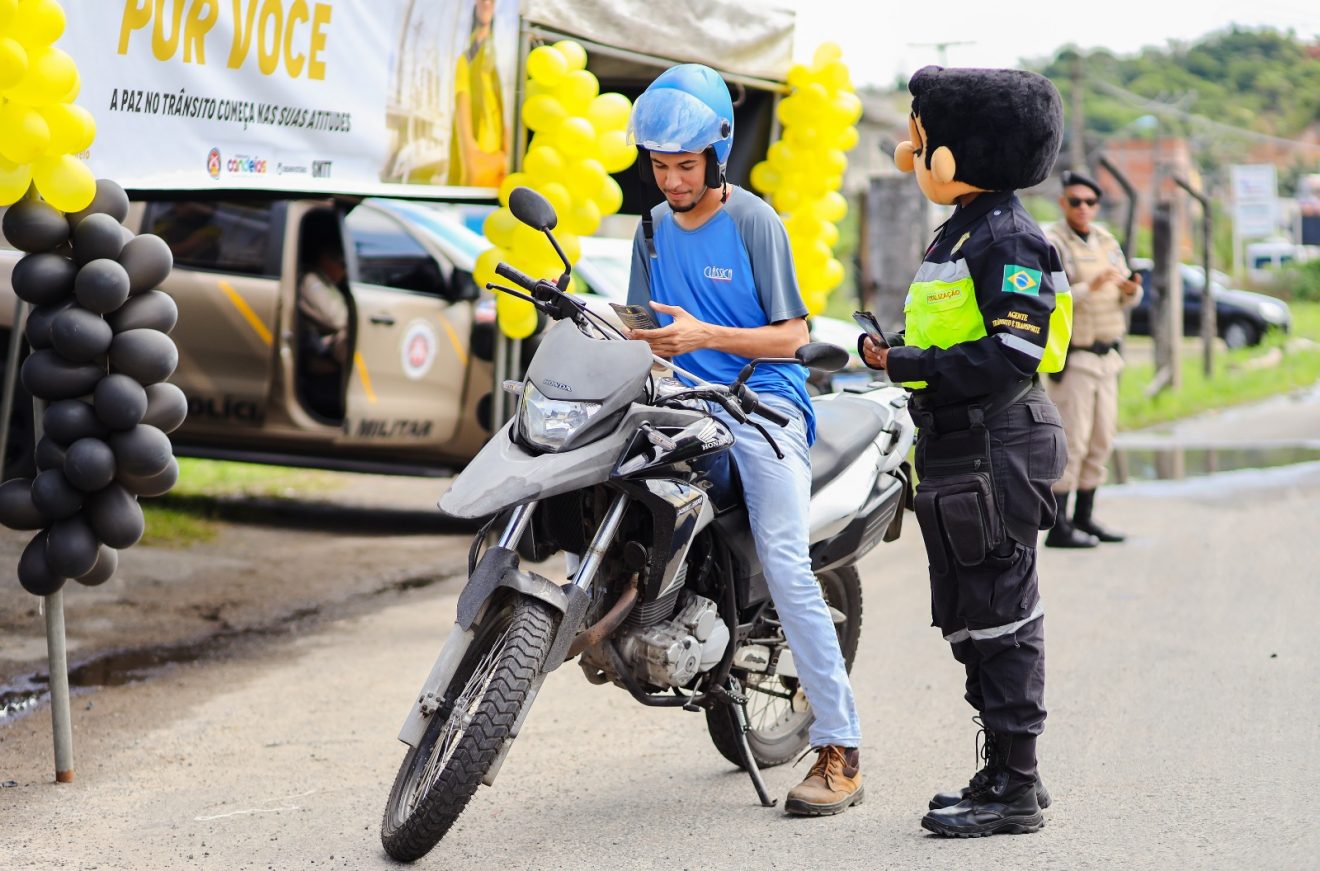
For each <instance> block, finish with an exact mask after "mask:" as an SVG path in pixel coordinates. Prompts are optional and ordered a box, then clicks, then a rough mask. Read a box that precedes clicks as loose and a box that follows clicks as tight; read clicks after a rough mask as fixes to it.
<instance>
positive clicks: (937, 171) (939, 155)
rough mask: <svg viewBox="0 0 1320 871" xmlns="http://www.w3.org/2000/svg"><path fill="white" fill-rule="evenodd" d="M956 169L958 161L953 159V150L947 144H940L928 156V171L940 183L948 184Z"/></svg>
mask: <svg viewBox="0 0 1320 871" xmlns="http://www.w3.org/2000/svg"><path fill="white" fill-rule="evenodd" d="M957 169H958V162H957V161H956V160H954V159H953V152H952V151H950V150H949V147H948V146H947V145H941V146H940V147H939V148H937V149H935V153H934V154H932V155H931V156H930V173H931V175H932V176H934V178H935V181H937V182H939V183H940V184H949V183H950V182H952V181H953V177H954V175H955V174H956V172H957Z"/></svg>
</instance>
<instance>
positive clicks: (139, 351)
mask: <svg viewBox="0 0 1320 871" xmlns="http://www.w3.org/2000/svg"><path fill="white" fill-rule="evenodd" d="M178 365H179V349H178V348H177V347H175V345H174V340H173V339H171V338H170V337H169V336H167V335H165V334H164V333H162V332H158V331H156V330H127V331H125V332H122V333H119V334H117V335H116V336H115V338H114V340H113V341H112V342H111V343H110V369H111V371H113V372H122V373H123V374H125V375H128V376H130V377H131V378H133V379H134V380H135V381H137V382H138V383H139V384H143V385H147V384H155V383H156V382H158V381H164V380H165V379H166V378H169V377H170V375H171V374H173V372H174V369H175V367H176V366H178Z"/></svg>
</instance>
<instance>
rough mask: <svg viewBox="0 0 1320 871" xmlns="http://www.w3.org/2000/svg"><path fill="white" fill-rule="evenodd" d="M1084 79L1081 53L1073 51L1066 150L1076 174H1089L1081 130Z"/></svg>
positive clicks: (1083, 124) (1082, 125)
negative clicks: (1067, 144) (1070, 104)
mask: <svg viewBox="0 0 1320 871" xmlns="http://www.w3.org/2000/svg"><path fill="white" fill-rule="evenodd" d="M1085 79H1086V77H1085V75H1084V73H1083V70H1082V53H1081V51H1080V50H1079V51H1074V52H1073V55H1072V110H1071V112H1070V113H1069V115H1070V117H1069V121H1070V125H1071V128H1072V133H1071V134H1070V136H1069V139H1070V140H1071V142H1070V143H1069V148H1068V161H1069V163H1071V164H1072V168H1073V170H1074V171H1076V172H1086V173H1089V172H1090V169H1089V168H1088V167H1087V165H1086V144H1085V142H1084V141H1083V136H1084V134H1083V130H1084V129H1085V127H1086V125H1085V123H1084V120H1085V119H1084V117H1083V115H1082V83H1083V82H1084V81H1085Z"/></svg>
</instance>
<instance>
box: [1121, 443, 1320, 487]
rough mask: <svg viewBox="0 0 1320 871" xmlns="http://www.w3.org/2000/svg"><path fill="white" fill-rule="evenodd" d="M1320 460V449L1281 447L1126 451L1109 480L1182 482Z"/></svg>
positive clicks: (1171, 448)
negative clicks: (1219, 474) (1221, 474)
mask: <svg viewBox="0 0 1320 871" xmlns="http://www.w3.org/2000/svg"><path fill="white" fill-rule="evenodd" d="M1317 461H1320V446H1315V445H1281V446H1248V445H1234V446H1231V447H1215V448H1206V447H1196V448H1184V447H1160V448H1154V447H1152V448H1123V449H1120V450H1116V451H1114V454H1113V456H1112V457H1111V458H1110V461H1109V475H1110V481H1111V482H1112V483H1115V484H1125V483H1128V482H1135V481H1180V480H1183V479H1184V478H1200V477H1204V476H1206V475H1215V474H1218V473H1220V472H1237V471H1242V470H1246V469H1275V468H1279V467H1282V466H1297V465H1301V464H1303V463H1314V462H1317Z"/></svg>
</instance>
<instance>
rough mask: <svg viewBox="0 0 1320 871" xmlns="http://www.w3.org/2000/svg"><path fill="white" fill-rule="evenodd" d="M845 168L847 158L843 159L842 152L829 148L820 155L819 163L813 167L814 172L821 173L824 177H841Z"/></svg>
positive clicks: (846, 166)
mask: <svg viewBox="0 0 1320 871" xmlns="http://www.w3.org/2000/svg"><path fill="white" fill-rule="evenodd" d="M847 168H848V158H846V157H844V156H843V152H842V151H839V150H838V149H837V148H831V149H829V150H827V151H826V152H825V153H824V154H822V155H821V160H820V163H819V164H817V165H816V166H815V170H816V172H823V173H825V174H826V175H843V172H844V170H846V169H847Z"/></svg>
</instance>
